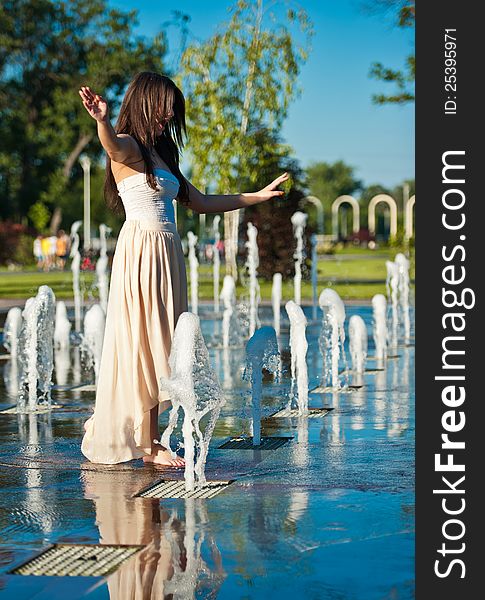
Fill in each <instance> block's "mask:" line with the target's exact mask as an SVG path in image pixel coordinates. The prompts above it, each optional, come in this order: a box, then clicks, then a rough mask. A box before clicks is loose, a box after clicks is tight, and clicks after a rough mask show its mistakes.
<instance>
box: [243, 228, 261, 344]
mask: <svg viewBox="0 0 485 600" xmlns="http://www.w3.org/2000/svg"><path fill="white" fill-rule="evenodd" d="M247 233H248V241H247V242H246V248H247V249H248V255H247V260H246V267H247V269H248V272H249V337H251V336H252V335H253V333H254V331H255V330H256V327H259V326H260V324H261V323H260V321H259V317H258V306H259V302H260V300H261V296H260V291H259V283H258V266H259V253H258V242H257V237H258V230H257V229H256V227H255V226H254V225H253V224H252V223H251V222H249V223H248V230H247Z"/></svg>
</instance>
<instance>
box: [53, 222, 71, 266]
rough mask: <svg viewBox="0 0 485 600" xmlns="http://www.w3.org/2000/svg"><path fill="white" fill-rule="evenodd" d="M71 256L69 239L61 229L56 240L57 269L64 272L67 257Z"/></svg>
mask: <svg viewBox="0 0 485 600" xmlns="http://www.w3.org/2000/svg"><path fill="white" fill-rule="evenodd" d="M68 254H69V237H68V236H67V235H66V232H65V231H64V230H63V229H59V231H58V232H57V238H56V257H57V261H56V263H57V267H58V268H59V269H60V270H61V271H64V267H65V266H66V260H67V256H68Z"/></svg>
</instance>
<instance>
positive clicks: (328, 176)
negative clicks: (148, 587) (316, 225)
mask: <svg viewBox="0 0 485 600" xmlns="http://www.w3.org/2000/svg"><path fill="white" fill-rule="evenodd" d="M306 176H307V189H308V194H309V195H312V196H316V197H317V198H319V199H320V200H321V201H322V202H323V208H324V211H325V215H326V217H327V218H326V220H325V232H326V233H331V231H332V222H331V219H330V218H329V217H330V215H331V208H332V203H333V201H334V200H335V199H336V198H338V197H339V196H343V195H344V194H346V195H347V194H348V195H349V196H354V197H355V196H356V194H358V193H359V192H360V191H361V189H362V182H361V181H360V179H357V177H356V175H355V168H354V167H352V166H350V165H347V164H346V163H344V162H343V161H342V160H338V161H336V162H334V163H327V162H316V163H312V164H311V165H309V166H308V167H307V169H306Z"/></svg>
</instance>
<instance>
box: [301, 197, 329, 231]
mask: <svg viewBox="0 0 485 600" xmlns="http://www.w3.org/2000/svg"><path fill="white" fill-rule="evenodd" d="M305 202H310V204H313V205H314V206H315V207H316V209H317V229H318V233H320V234H323V233H324V230H323V222H324V221H323V202H322V201H321V200H320V198H317V197H316V196H305V197H304V198H302V199H301V201H300V204H304V203H305Z"/></svg>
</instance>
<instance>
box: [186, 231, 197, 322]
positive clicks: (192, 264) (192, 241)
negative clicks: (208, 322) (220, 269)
mask: <svg viewBox="0 0 485 600" xmlns="http://www.w3.org/2000/svg"><path fill="white" fill-rule="evenodd" d="M187 241H188V244H189V269H190V308H191V310H192V312H193V313H194V315H196V314H197V313H198V312H199V261H198V260H197V255H196V252H195V245H196V244H197V236H196V235H195V234H194V233H193V232H192V231H189V232H188V233H187Z"/></svg>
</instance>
